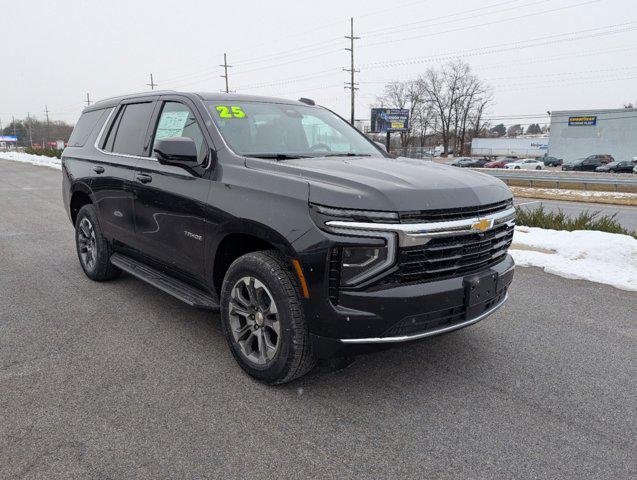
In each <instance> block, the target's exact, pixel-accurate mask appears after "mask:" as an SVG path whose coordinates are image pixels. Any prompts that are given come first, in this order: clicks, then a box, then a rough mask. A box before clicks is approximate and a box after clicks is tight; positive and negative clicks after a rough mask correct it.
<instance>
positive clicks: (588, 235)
mask: <svg viewBox="0 0 637 480" xmlns="http://www.w3.org/2000/svg"><path fill="white" fill-rule="evenodd" d="M510 253H511V255H512V256H513V258H514V259H515V262H516V263H517V265H519V266H522V267H540V268H543V269H544V271H545V272H547V273H552V274H554V275H559V276H561V277H565V278H571V279H579V280H588V281H590V282H597V283H605V284H607V285H611V286H613V287H616V288H620V289H622V290H631V291H637V240H636V239H634V238H633V237H630V236H628V235H619V234H616V233H605V232H598V231H588V230H577V231H574V232H567V231H565V230H545V229H542V228H529V227H515V233H514V235H513V245H512V246H511V250H510Z"/></svg>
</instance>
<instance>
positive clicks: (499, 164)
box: [484, 157, 519, 168]
mask: <svg viewBox="0 0 637 480" xmlns="http://www.w3.org/2000/svg"><path fill="white" fill-rule="evenodd" d="M518 160H519V159H518V158H517V157H504V158H499V159H498V160H494V161H493V162H489V163H486V164H485V165H484V168H505V167H506V166H507V164H509V163H512V162H517V161H518Z"/></svg>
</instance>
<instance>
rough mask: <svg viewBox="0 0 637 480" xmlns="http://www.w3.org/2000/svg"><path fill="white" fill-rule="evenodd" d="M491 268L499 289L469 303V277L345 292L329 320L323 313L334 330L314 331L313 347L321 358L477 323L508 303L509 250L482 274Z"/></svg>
mask: <svg viewBox="0 0 637 480" xmlns="http://www.w3.org/2000/svg"><path fill="white" fill-rule="evenodd" d="M487 272H491V273H492V274H493V275H494V276H495V277H497V282H496V283H495V291H493V292H491V293H490V294H489V296H488V297H485V298H484V299H483V301H482V302H480V303H478V304H473V305H471V306H470V307H469V306H467V302H466V288H465V277H457V278H450V279H445V280H440V281H434V282H427V283H421V284H413V285H401V286H397V287H394V288H387V289H382V290H377V291H358V292H357V291H350V292H345V291H344V292H342V293H341V297H340V300H339V305H338V306H337V307H333V308H332V310H333V311H332V312H331V315H329V320H328V319H327V318H325V317H323V318H324V320H327V322H326V323H327V324H324V328H325V327H328V328H326V330H325V333H328V334H331V335H329V336H326V335H325V333H324V332H321V335H318V334H316V333H312V334H311V338H312V342H313V344H314V348H315V350H316V352H317V354H318V355H319V356H320V357H323V358H325V357H331V356H335V355H339V354H346V353H347V352H353V353H358V352H361V351H367V350H374V349H377V348H378V347H382V346H383V345H392V344H398V343H404V342H410V341H414V340H419V339H423V338H427V337H432V336H436V335H441V334H444V333H448V332H452V331H454V330H459V329H461V328H464V327H467V326H469V325H472V324H474V323H477V322H479V321H480V320H483V319H484V318H486V317H488V316H489V315H491V314H492V313H493V312H495V311H496V310H498V309H499V308H500V307H501V306H502V305H504V303H505V302H506V300H507V291H508V288H509V286H510V284H511V282H512V280H513V272H514V262H513V259H512V258H511V256H510V255H506V257H505V258H504V259H503V261H501V262H500V263H498V264H496V265H493V266H492V267H490V268H489V269H486V270H485V271H483V272H480V273H482V274H484V273H487ZM470 276H472V275H470ZM470 276H469V277H470ZM325 313H327V312H325ZM329 327H331V328H329Z"/></svg>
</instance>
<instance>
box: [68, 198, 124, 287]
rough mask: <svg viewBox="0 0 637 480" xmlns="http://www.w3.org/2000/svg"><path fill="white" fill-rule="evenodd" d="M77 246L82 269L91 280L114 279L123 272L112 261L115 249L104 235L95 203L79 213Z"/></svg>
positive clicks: (86, 206) (81, 209)
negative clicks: (113, 249)
mask: <svg viewBox="0 0 637 480" xmlns="http://www.w3.org/2000/svg"><path fill="white" fill-rule="evenodd" d="M75 248H76V250H77V258H78V259H79V261H80V265H81V266H82V270H84V273H85V274H86V276H87V277H88V278H90V279H91V280H95V281H96V282H103V281H106V280H112V279H114V278H117V277H118V276H119V275H120V274H121V273H122V271H121V270H120V269H119V268H117V267H116V266H115V265H113V264H112V263H111V262H110V258H111V255H112V253H113V251H112V249H111V246H110V244H109V243H108V241H107V240H106V238H104V235H102V228H101V227H100V223H99V221H98V219H97V212H96V210H95V207H94V206H93V205H84V206H83V207H82V208H80V211H79V212H78V214H77V218H76V219H75Z"/></svg>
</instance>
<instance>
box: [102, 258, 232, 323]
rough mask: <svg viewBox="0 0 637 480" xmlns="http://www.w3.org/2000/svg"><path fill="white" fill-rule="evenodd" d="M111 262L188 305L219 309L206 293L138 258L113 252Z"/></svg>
mask: <svg viewBox="0 0 637 480" xmlns="http://www.w3.org/2000/svg"><path fill="white" fill-rule="evenodd" d="M111 263H112V264H113V265H115V266H116V267H119V268H121V269H122V270H124V271H125V272H128V273H130V274H131V275H133V276H134V277H137V278H139V279H140V280H143V281H145V282H147V283H150V284H151V285H152V286H153V287H157V288H159V289H160V290H163V291H164V292H166V293H170V294H171V295H172V296H173V297H175V298H178V299H179V300H181V301H182V302H184V303H187V304H188V305H191V306H193V307H197V308H202V309H205V310H218V309H219V304H218V303H217V302H216V300H215V299H214V298H213V297H212V296H211V295H209V294H208V293H206V292H204V291H203V290H199V289H198V288H195V287H193V286H191V285H188V284H187V283H185V282H182V281H181V280H177V279H176V278H173V277H171V276H170V275H167V274H165V273H163V272H160V271H159V270H155V269H154V268H152V267H149V266H148V265H146V264H144V263H142V262H140V261H138V260H134V259H132V258H130V257H127V256H126V255H122V254H121V253H114V254H113V255H112V256H111Z"/></svg>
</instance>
